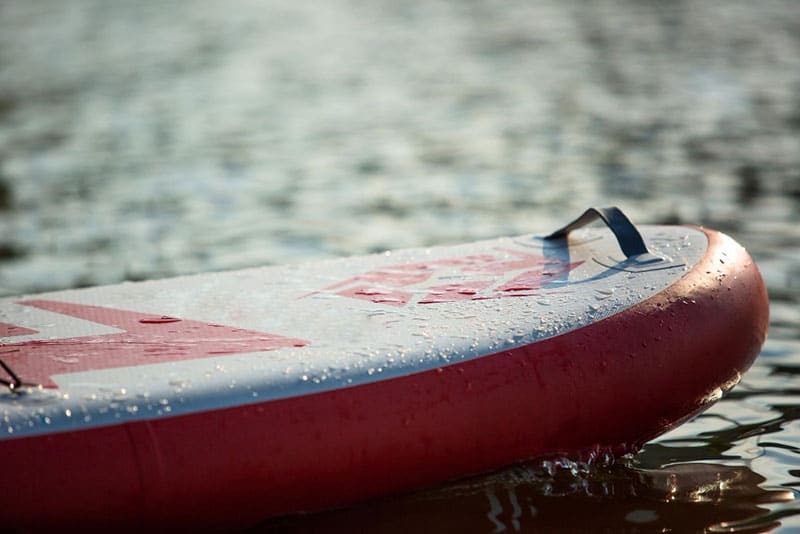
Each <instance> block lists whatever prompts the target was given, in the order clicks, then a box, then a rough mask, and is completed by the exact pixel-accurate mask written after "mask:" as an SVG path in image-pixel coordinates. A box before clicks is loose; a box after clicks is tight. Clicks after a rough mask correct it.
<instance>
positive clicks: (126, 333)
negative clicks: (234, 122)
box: [0, 208, 768, 529]
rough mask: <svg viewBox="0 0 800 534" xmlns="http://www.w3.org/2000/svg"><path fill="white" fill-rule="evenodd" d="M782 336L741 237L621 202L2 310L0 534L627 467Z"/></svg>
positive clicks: (22, 302) (165, 521)
mask: <svg viewBox="0 0 800 534" xmlns="http://www.w3.org/2000/svg"><path fill="white" fill-rule="evenodd" d="M597 218H599V219H602V220H604V221H605V222H606V223H607V226H604V225H599V224H594V225H589V226H586V225H587V223H589V222H591V221H592V220H593V219H597ZM767 321H768V303H767V296H766V291H765V288H764V284H763V282H762V279H761V277H760V275H759V272H758V270H757V268H756V266H755V265H754V263H753V261H752V259H751V258H750V257H749V256H748V254H747V253H746V252H745V250H744V249H743V248H742V247H741V246H739V245H738V244H737V243H735V242H734V241H733V240H732V239H730V238H729V237H727V236H725V235H723V234H721V233H718V232H715V231H713V230H709V229H704V228H697V227H686V226H641V227H639V228H636V227H634V226H633V225H632V224H631V223H630V221H628V219H627V218H626V217H625V216H624V215H623V214H622V213H621V212H620V211H619V210H617V209H616V208H607V209H602V210H589V211H587V213H586V214H584V216H583V217H581V218H579V219H578V220H576V221H575V223H574V224H571V225H568V226H566V227H565V228H563V229H561V230H560V231H558V232H555V233H553V234H551V235H549V236H545V237H543V236H540V235H523V236H518V237H509V238H501V239H493V240H488V241H481V242H477V243H471V244H464V245H456V246H443V247H432V248H421V249H412V250H399V251H391V252H386V253H383V254H375V255H370V256H364V257H353V258H342V259H332V260H326V261H318V262H312V263H307V264H300V265H289V266H281V267H264V268H256V269H248V270H243V271H236V272H223V273H211V274H200V275H194V276H185V277H180V278H174V279H167V280H155V281H149V282H137V283H123V284H119V285H114V286H108V287H96V288H87V289H78V290H70V291H59V292H54V293H47V294H40V295H31V296H21V297H17V298H10V299H3V300H1V301H0V364H1V366H2V369H0V377H1V378H2V384H0V417H1V418H2V419H1V420H0V457H2V458H3V461H4V465H5V466H6V472H7V475H6V476H7V477H8V483H7V484H5V485H4V488H3V489H0V507H2V510H3V518H4V520H3V522H4V526H6V527H12V528H13V527H19V528H49V527H67V526H81V527H82V528H87V527H111V526H114V527H123V526H125V527H134V528H135V527H153V526H158V527H167V526H183V527H187V526H198V527H199V526H202V527H204V528H222V529H230V528H234V527H239V526H247V525H251V524H253V523H255V522H257V521H259V520H262V519H264V518H266V517H270V516H274V515H280V514H287V513H293V512H299V511H313V510H319V509H324V508H329V507H334V506H341V505H346V504H348V503H352V502H356V501H358V500H362V499H366V498H369V497H373V496H377V495H383V494H387V493H392V492H398V491H406V490H409V489H413V488H419V487H424V486H426V485H430V484H434V483H436V482H439V481H443V480H447V479H452V478H456V477H461V476H465V475H468V474H474V473H479V472H482V471H487V470H491V469H495V468H498V467H500V466H504V465H508V464H511V463H514V462H518V461H523V460H526V459H531V458H535V457H540V456H542V455H549V454H564V455H570V456H572V457H578V458H581V459H583V460H585V461H591V460H592V459H594V458H596V457H599V456H602V455H610V454H622V453H625V452H629V451H635V450H636V449H637V448H638V447H640V446H641V445H642V444H643V443H644V442H645V441H647V440H649V439H651V438H653V437H655V436H657V435H659V434H660V433H662V432H664V431H666V430H668V429H670V428H672V427H673V426H674V425H676V424H679V423H680V422H681V421H683V420H685V419H686V418H688V417H691V416H692V415H694V414H696V413H698V412H699V411H701V410H703V409H704V408H706V407H708V406H709V405H710V404H711V403H713V402H714V401H715V400H717V399H718V398H720V396H721V395H722V393H724V392H725V391H726V390H728V389H730V388H731V387H732V386H733V385H734V384H736V383H737V382H738V381H739V379H740V377H741V374H742V373H743V372H744V371H745V370H746V369H747V368H748V367H749V366H750V364H751V363H752V361H753V359H754V358H755V356H756V355H757V353H758V351H759V349H760V347H761V345H762V343H763V341H764V338H765V335H766V330H767Z"/></svg>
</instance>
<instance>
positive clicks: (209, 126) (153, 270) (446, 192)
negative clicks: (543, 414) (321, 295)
mask: <svg viewBox="0 0 800 534" xmlns="http://www.w3.org/2000/svg"><path fill="white" fill-rule="evenodd" d="M609 204H617V205H619V206H621V207H622V208H624V209H625V210H626V212H628V214H629V215H630V216H631V217H632V218H633V219H634V220H635V221H637V222H640V223H660V222H669V223H681V222H685V223H692V224H704V225H708V226H710V227H714V228H717V229H720V230H723V231H725V232H727V233H729V234H730V235H732V236H733V237H734V238H736V239H737V240H738V241H740V242H741V243H743V244H744V245H745V246H746V247H747V248H748V249H749V251H750V252H751V254H752V255H753V256H754V257H755V258H756V260H757V262H758V264H759V266H760V267H761V270H762V273H763V274H764V277H765V279H766V281H767V285H768V287H769V291H770V297H771V313H772V321H771V333H770V339H769V341H768V342H767V345H766V346H765V349H764V351H763V353H762V355H761V357H760V358H759V360H758V361H757V363H756V365H755V366H754V368H753V369H752V370H751V371H750V373H749V374H748V375H747V376H746V377H745V380H744V382H743V383H742V384H741V385H739V386H738V387H737V388H736V389H735V390H734V391H733V392H732V393H731V394H730V395H729V396H728V397H727V398H726V399H725V400H723V401H722V402H721V403H719V404H718V405H717V406H716V407H715V408H713V409H712V410H711V411H710V412H708V413H706V414H704V415H701V416H700V417H698V418H696V419H695V420H694V421H692V422H690V423H688V424H686V425H684V426H682V427H680V428H678V429H676V430H675V431H673V432H671V433H670V434H668V435H667V436H664V437H662V438H661V439H659V440H657V441H656V442H653V443H651V444H649V445H648V446H647V447H646V448H645V450H644V451H643V452H642V453H640V454H639V455H638V456H636V457H634V458H632V459H623V460H621V461H619V462H617V463H616V464H615V465H613V466H610V467H607V468H602V469H596V470H593V471H592V472H590V473H579V474H578V475H577V476H574V475H571V474H569V467H570V466H566V468H565V469H560V470H557V472H556V474H555V475H554V476H550V475H548V474H546V473H543V472H542V465H541V464H536V465H533V464H532V465H527V466H517V467H513V468H510V469H508V470H505V471H502V472H499V473H494V474H490V475H486V476H484V477H479V478H477V479H470V480H468V481H459V482H455V483H452V484H448V485H445V486H443V487H441V488H436V489H433V490H429V491H425V492H422V493H418V494H414V495H409V496H398V497H394V498H390V499H383V500H380V501H377V502H373V503H368V504H365V505H362V506H358V507H355V508H350V509H348V510H341V511H336V512H329V513H325V514H321V515H315V516H310V517H305V518H289V519H285V520H281V521H277V522H275V521H273V522H269V523H267V524H265V525H263V526H262V527H260V528H259V529H258V530H259V531H265V530H266V531H276V530H277V531H297V532H299V531H307V530H318V531H326V530H341V531H346V530H362V531H382V532H395V531H397V532H400V531H408V530H418V531H424V530H428V531H438V532H445V531H452V530H455V529H456V528H457V529H460V530H463V531H470V532H502V531H506V532H515V531H537V532H538V531H569V530H572V531H583V530H587V529H590V530H591V529H600V530H602V529H604V530H605V531H612V532H618V531H624V532H662V531H668V530H670V529H671V530H673V531H676V532H679V531H680V532H683V531H704V530H707V531H712V532H723V531H735V532H761V531H765V530H770V529H777V530H781V529H783V530H784V531H789V530H791V529H793V528H799V529H800V504H797V503H798V502H800V501H797V500H796V499H797V497H798V496H800V492H799V490H798V486H800V426H799V425H798V419H800V377H799V376H798V375H799V374H800V308H799V307H798V301H800V230H798V229H797V227H796V225H795V223H796V221H797V219H798V213H800V5H798V4H797V2H795V1H794V0H767V1H765V2H759V3H752V2H745V1H729V2H709V1H700V0H698V1H691V0H683V1H674V2H633V1H631V2H628V1H624V0H616V1H611V0H608V1H601V0H594V1H588V2H560V1H555V0H552V1H547V0H543V1H541V2H536V3H532V2H522V1H517V0H509V1H503V2H499V1H493V0H480V1H479V0H422V1H419V2H395V1H390V0H373V1H370V2H367V1H363V0H329V1H326V2H314V3H311V2H309V3H297V2H287V1H259V2H256V1H252V2H250V1H245V0H240V1H236V2H223V1H219V2H211V1H192V2H160V1H155V0H143V1H138V2H107V1H104V0H96V1H92V0H72V1H70V2H60V1H55V0H54V1H46V0H40V1H37V2H27V1H24V0H4V1H3V2H1V3H0V295H18V294H22V293H28V292H37V291H44V290H53V289H61V288H71V287H81V286H86V285H97V284H106V283H114V282H119V281H122V280H141V279H149V278H159V277H166V276H171V275H177V274H184V273H193V272H202V271H210V270H220V269H235V268H241V267H246V266H256V265H266V264H280V263H287V262H297V261H306V260H313V259H317V258H323V257H332V256H338V255H351V254H360V253H367V252H375V251H382V250H386V249H393V248H402V247H407V246H425V245H436V244H445V243H457V242H463V241H468V240H475V239H479V238H487V237H494V236H500V235H515V234H522V233H527V232H532V231H541V232H545V231H548V230H552V229H554V228H556V227H558V226H560V225H562V224H563V223H565V222H566V221H567V220H569V219H571V218H572V217H574V216H576V215H577V214H578V213H580V212H581V211H582V210H583V209H584V208H586V207H588V206H591V205H596V206H603V205H609ZM573 467H574V466H573ZM545 471H547V469H545Z"/></svg>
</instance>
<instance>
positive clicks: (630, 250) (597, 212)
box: [545, 206, 651, 258]
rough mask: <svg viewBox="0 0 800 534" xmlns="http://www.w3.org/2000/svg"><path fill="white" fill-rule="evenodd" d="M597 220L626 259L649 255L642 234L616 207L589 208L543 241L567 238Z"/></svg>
mask: <svg viewBox="0 0 800 534" xmlns="http://www.w3.org/2000/svg"><path fill="white" fill-rule="evenodd" d="M597 219H601V220H602V221H603V222H604V223H606V225H607V226H608V227H609V228H610V229H611V231H612V232H613V233H614V235H615V236H616V238H617V242H618V243H619V247H620V248H621V249H622V252H623V253H624V254H625V256H626V257H627V258H633V257H635V256H640V255H642V254H651V253H650V251H649V250H648V249H647V245H645V244H644V239H642V234H640V233H639V230H637V229H636V227H635V226H634V225H633V223H632V222H631V221H630V219H628V217H627V216H626V215H625V214H624V213H622V210H620V209H619V208H617V207H616V206H612V207H609V208H589V209H588V210H586V211H584V212H583V214H582V215H581V216H580V217H578V218H577V219H575V220H574V221H572V222H571V223H569V224H568V225H566V226H565V227H563V228H560V229H558V230H556V231H555V232H553V233H552V234H550V235H548V236H546V237H545V239H559V238H564V237H567V236H568V235H569V233H570V232H571V231H573V230H575V229H577V228H580V227H581V226H586V225H587V224H589V223H591V222H594V221H596V220H597Z"/></svg>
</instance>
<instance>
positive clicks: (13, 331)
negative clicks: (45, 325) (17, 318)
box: [0, 323, 39, 337]
mask: <svg viewBox="0 0 800 534" xmlns="http://www.w3.org/2000/svg"><path fill="white" fill-rule="evenodd" d="M38 332H39V331H38V330H31V329H30V328H25V327H23V326H17V325H13V324H8V323H0V337H14V336H27V335H30V334H37V333H38Z"/></svg>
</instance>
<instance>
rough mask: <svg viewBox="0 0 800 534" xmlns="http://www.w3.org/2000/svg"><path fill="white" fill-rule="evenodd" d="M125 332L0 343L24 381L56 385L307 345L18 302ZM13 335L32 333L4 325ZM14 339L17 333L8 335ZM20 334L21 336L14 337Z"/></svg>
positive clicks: (159, 319) (2, 355)
mask: <svg viewBox="0 0 800 534" xmlns="http://www.w3.org/2000/svg"><path fill="white" fill-rule="evenodd" d="M19 304H22V305H24V306H32V307H35V308H39V309H42V310H47V311H51V312H55V313H60V314H62V315H69V316H70V317H77V318H79V319H85V320H87V321H92V322H94V323H99V324H104V325H107V326H111V327H114V328H118V329H120V330H124V332H121V333H117V334H105V335H95V336H78V337H68V338H62V339H51V340H36V341H26V342H22V343H9V344H3V345H0V359H2V360H3V361H4V362H5V363H6V364H7V365H8V366H9V367H11V369H13V370H14V372H15V373H16V374H17V375H18V376H19V377H20V378H21V379H22V380H23V381H24V382H26V383H34V384H41V385H43V386H44V387H48V388H55V387H58V386H57V385H56V383H55V382H54V381H53V379H52V377H53V376H54V375H59V374H63V373H77V372H80V371H95V370H100V369H112V368H115V367H132V366H137V365H148V364H154V363H164V362H172V361H178V360H191V359H196V358H208V357H210V356H215V355H220V354H238V353H242V352H261V351H269V350H275V349H280V348H285V347H302V346H304V345H308V343H309V342H308V341H304V340H302V339H294V338H289V337H283V336H278V335H275V334H267V333H264V332H255V331H253V330H244V329H242V328H233V327H230V326H223V325H218V324H208V323H203V322H200V321H192V320H189V319H178V318H175V317H165V316H161V315H151V314H146V313H139V312H133V311H127V310H117V309H113V308H104V307H101V306H86V305H83V304H72V303H69V302H56V301H52V300H29V301H25V302H19ZM8 326H10V327H11V329H14V330H13V331H16V329H21V330H25V331H26V332H25V333H35V331H33V330H30V331H28V329H25V328H22V327H18V326H13V325H8ZM11 335H15V334H11ZM16 335H22V334H16Z"/></svg>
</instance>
